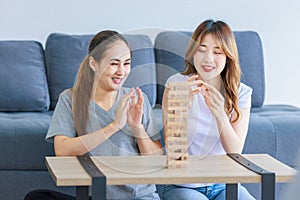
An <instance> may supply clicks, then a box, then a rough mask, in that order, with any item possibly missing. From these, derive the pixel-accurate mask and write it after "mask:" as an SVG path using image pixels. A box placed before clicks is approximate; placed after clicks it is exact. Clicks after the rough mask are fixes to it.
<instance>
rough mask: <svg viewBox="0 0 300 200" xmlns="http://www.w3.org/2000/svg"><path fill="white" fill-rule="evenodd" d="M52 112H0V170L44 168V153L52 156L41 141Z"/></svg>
mask: <svg viewBox="0 0 300 200" xmlns="http://www.w3.org/2000/svg"><path fill="white" fill-rule="evenodd" d="M51 116H52V112H50V111H49V112H9V113H5V112H0V127H1V129H0V137H1V139H0V160H1V162H0V169H9V170H14V169H20V170H29V169H30V170H34V169H37V170H40V169H46V167H45V156H47V155H54V151H53V144H51V143H48V142H46V141H45V136H46V133H47V131H48V127H49V125H50V121H51Z"/></svg>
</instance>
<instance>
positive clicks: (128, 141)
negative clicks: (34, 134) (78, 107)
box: [46, 88, 160, 199]
mask: <svg viewBox="0 0 300 200" xmlns="http://www.w3.org/2000/svg"><path fill="white" fill-rule="evenodd" d="M130 90H131V89H129V88H121V89H120V90H119V92H118V96H117V99H116V102H115V104H114V105H113V106H112V108H111V109H110V110H108V111H105V110H103V109H102V108H101V107H99V106H98V105H97V104H96V103H95V102H94V101H90V105H89V120H88V123H87V128H86V131H87V133H91V132H94V131H96V130H99V129H101V128H103V127H105V126H107V125H109V124H110V123H111V122H112V121H113V120H114V119H115V113H116V111H117V108H118V105H119V103H120V100H121V98H122V96H123V95H124V94H126V93H128V92H130ZM143 96H144V105H143V108H144V110H143V113H144V114H143V119H142V124H143V125H144V127H145V130H146V132H147V133H148V135H149V136H150V137H151V139H152V140H154V141H158V140H160V135H159V130H158V128H157V126H156V124H155V119H154V115H153V113H152V109H151V105H150V103H149V101H148V98H147V96H146V95H145V94H143ZM56 135H65V136H68V137H76V130H75V126H74V121H73V116H72V91H71V90H70V89H68V90H65V91H64V92H62V93H61V95H60V97H59V100H58V102H57V105H56V108H55V110H54V113H53V117H52V121H51V124H50V127H49V130H48V133H47V136H46V139H47V141H50V142H53V139H54V136H56ZM139 152H140V151H139V148H138V144H137V141H136V139H135V137H134V135H133V132H132V131H131V128H130V127H129V125H128V124H126V125H125V126H124V127H123V128H122V129H121V130H120V131H118V132H116V133H114V134H113V135H112V136H111V137H110V138H109V139H108V140H106V141H105V142H103V143H102V144H101V145H99V146H98V147H96V148H95V149H93V150H92V151H91V152H89V155H92V156H132V155H139ZM155 190H156V188H155V185H120V186H117V185H116V186H107V198H108V199H159V197H158V195H157V194H156V193H155Z"/></svg>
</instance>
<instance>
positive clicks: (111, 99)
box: [92, 87, 118, 110]
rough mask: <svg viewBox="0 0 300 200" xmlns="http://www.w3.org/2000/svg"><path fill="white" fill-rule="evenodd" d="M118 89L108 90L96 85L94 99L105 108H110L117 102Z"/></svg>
mask: <svg viewBox="0 0 300 200" xmlns="http://www.w3.org/2000/svg"><path fill="white" fill-rule="evenodd" d="M117 95H118V91H107V90H104V89H102V88H100V87H96V89H94V90H93V93H92V99H93V100H94V102H95V103H96V104H97V105H99V106H100V107H101V108H103V109H104V110H109V109H110V108H111V107H112V106H113V105H114V103H115V101H116V98H117Z"/></svg>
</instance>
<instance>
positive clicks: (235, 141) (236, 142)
mask: <svg viewBox="0 0 300 200" xmlns="http://www.w3.org/2000/svg"><path fill="white" fill-rule="evenodd" d="M233 117H235V113H233ZM249 118H250V108H246V109H242V110H241V115H240V119H239V120H238V121H237V122H235V123H230V122H229V119H228V117H227V115H226V113H225V112H224V115H223V116H219V117H216V120H217V124H218V128H219V133H220V138H221V142H222V145H223V148H224V150H225V151H226V152H227V153H241V152H242V150H243V147H244V144H245V140H246V136H247V132H248V124H249Z"/></svg>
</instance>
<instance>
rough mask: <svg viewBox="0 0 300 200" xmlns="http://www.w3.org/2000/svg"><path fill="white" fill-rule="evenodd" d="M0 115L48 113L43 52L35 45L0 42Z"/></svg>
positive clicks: (38, 43)
mask: <svg viewBox="0 0 300 200" xmlns="http://www.w3.org/2000/svg"><path fill="white" fill-rule="evenodd" d="M0 71H1V72H0V111H5V112H18V111H47V110H48V108H49V93H48V86H47V81H46V73H45V63H44V49H43V46H42V44H41V43H40V42H37V41H0Z"/></svg>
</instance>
